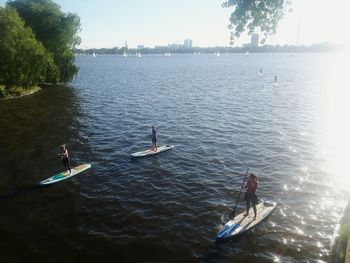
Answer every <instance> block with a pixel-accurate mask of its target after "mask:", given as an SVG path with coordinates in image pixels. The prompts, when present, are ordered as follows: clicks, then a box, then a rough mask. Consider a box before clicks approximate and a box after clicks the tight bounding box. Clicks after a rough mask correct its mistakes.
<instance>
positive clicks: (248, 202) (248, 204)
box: [244, 199, 250, 216]
mask: <svg viewBox="0 0 350 263" xmlns="http://www.w3.org/2000/svg"><path fill="white" fill-rule="evenodd" d="M249 208H250V200H249V199H247V213H245V214H244V216H247V215H248V214H249Z"/></svg>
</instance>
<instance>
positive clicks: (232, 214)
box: [229, 167, 249, 220]
mask: <svg viewBox="0 0 350 263" xmlns="http://www.w3.org/2000/svg"><path fill="white" fill-rule="evenodd" d="M248 172H249V167H247V172H246V174H245V176H244V180H243V183H242V186H241V189H240V191H239V194H238V198H237V202H236V205H235V208H234V209H233V210H232V212H231V213H230V216H229V218H230V219H231V220H233V219H234V218H235V215H236V208H237V205H238V201H239V198H240V197H241V193H242V189H243V186H244V183H245V179H246V178H247V175H248Z"/></svg>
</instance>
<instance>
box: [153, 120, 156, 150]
mask: <svg viewBox="0 0 350 263" xmlns="http://www.w3.org/2000/svg"><path fill="white" fill-rule="evenodd" d="M152 150H153V151H155V152H156V151H157V130H156V128H155V127H154V125H153V126H152Z"/></svg>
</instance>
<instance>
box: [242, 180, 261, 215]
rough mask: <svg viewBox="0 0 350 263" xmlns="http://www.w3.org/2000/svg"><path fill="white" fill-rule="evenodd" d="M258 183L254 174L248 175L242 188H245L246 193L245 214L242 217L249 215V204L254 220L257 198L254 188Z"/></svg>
mask: <svg viewBox="0 0 350 263" xmlns="http://www.w3.org/2000/svg"><path fill="white" fill-rule="evenodd" d="M258 184H259V181H258V177H257V176H256V175H255V174H250V176H249V179H248V182H247V184H246V185H245V186H244V188H247V191H246V193H245V196H244V200H246V202H247V213H245V214H244V216H247V215H248V214H249V208H250V203H252V207H253V210H254V220H255V219H256V204H257V203H258V198H257V197H256V195H255V191H256V188H257V187H258Z"/></svg>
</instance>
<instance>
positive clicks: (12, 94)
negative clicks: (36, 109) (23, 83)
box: [0, 85, 42, 101]
mask: <svg viewBox="0 0 350 263" xmlns="http://www.w3.org/2000/svg"><path fill="white" fill-rule="evenodd" d="M40 90H42V88H41V87H39V86H34V87H30V88H28V89H25V88H22V87H16V88H14V89H12V90H11V91H9V92H7V94H6V92H5V87H4V86H2V85H0V93H1V91H3V92H4V93H5V94H4V96H3V97H0V101H1V100H9V99H17V98H22V97H24V96H29V95H32V94H34V93H37V92H38V91H40Z"/></svg>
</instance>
